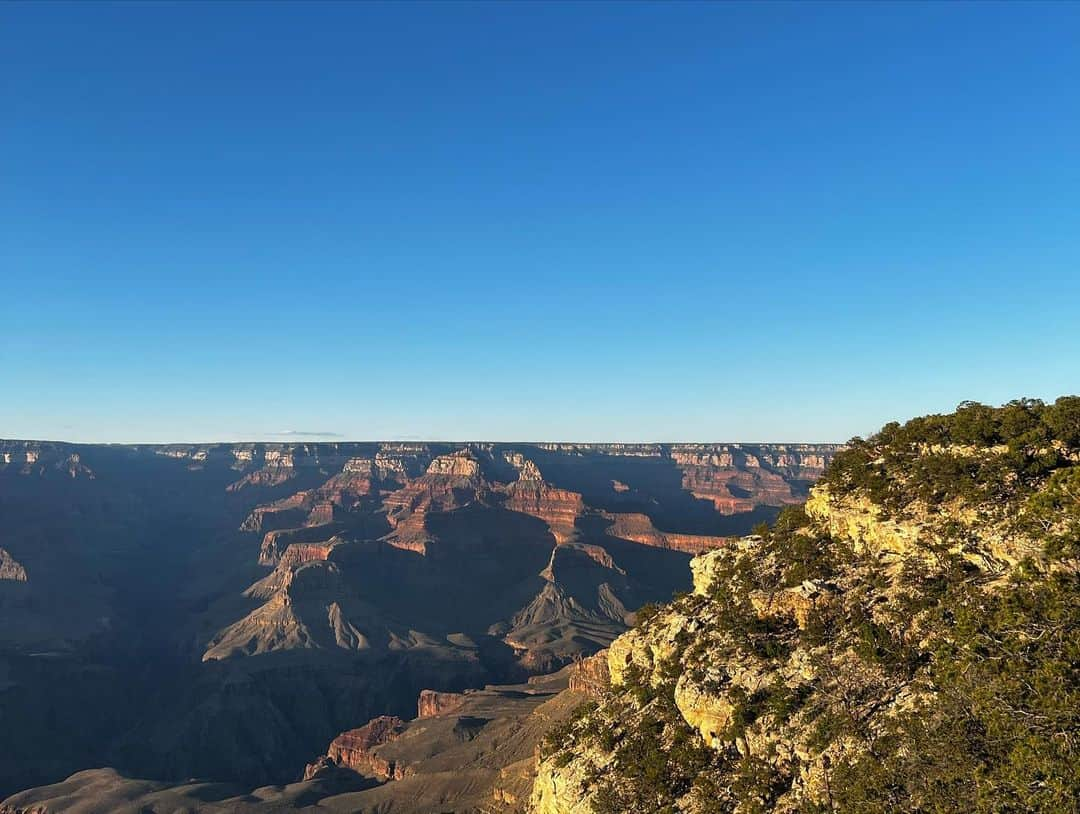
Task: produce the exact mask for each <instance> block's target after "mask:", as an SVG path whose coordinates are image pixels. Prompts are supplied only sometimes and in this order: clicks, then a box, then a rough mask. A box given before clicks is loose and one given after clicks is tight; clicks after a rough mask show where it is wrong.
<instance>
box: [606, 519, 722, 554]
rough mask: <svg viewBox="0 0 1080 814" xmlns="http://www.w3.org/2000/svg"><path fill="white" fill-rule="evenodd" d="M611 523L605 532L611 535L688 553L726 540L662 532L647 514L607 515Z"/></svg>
mask: <svg viewBox="0 0 1080 814" xmlns="http://www.w3.org/2000/svg"><path fill="white" fill-rule="evenodd" d="M607 516H608V517H609V518H611V520H612V523H611V525H610V526H608V529H607V533H608V534H609V535H611V536H612V537H619V538H621V539H623V540H632V541H633V542H635V543H641V544H642V545H647V546H654V547H656V548H670V549H673V550H675V551H684V552H686V553H688V554H702V553H704V552H706V551H711V550H712V549H714V548H719V547H720V546H722V545H724V544H725V543H726V542H727V538H726V537H710V536H706V535H698V534H675V533H668V532H663V531H660V530H659V529H657V528H656V527H655V526H653V524H652V520H650V519H649V517H648V516H647V515H644V514H635V513H626V514H611V515H607Z"/></svg>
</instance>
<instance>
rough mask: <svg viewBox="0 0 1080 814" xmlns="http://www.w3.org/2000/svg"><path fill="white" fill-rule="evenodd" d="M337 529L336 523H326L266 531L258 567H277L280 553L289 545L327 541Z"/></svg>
mask: <svg viewBox="0 0 1080 814" xmlns="http://www.w3.org/2000/svg"><path fill="white" fill-rule="evenodd" d="M339 528H340V526H339V525H338V524H337V523H328V524H326V525H321V526H302V527H300V528H295V529H277V530H276V531H268V532H266V534H265V535H264V536H263V541H262V546H261V547H260V549H259V565H277V564H278V561H279V560H280V559H281V554H282V552H283V551H285V549H286V548H288V547H289V546H290V545H291V544H293V543H318V542H322V541H324V540H329V539H330V538H331V537H333V536H334V533H335V532H336V531H338V529H339Z"/></svg>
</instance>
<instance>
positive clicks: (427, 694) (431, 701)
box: [416, 690, 467, 718]
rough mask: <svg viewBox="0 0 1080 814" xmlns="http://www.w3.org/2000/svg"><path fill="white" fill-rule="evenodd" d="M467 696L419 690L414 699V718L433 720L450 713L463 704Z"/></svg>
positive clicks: (456, 693) (459, 693)
mask: <svg viewBox="0 0 1080 814" xmlns="http://www.w3.org/2000/svg"><path fill="white" fill-rule="evenodd" d="M466 698H467V695H466V694H465V693H461V692H436V691H435V690H421V691H420V697H419V698H417V699H416V717H417V718H433V717H434V716H436V715H442V714H443V713H445V712H452V711H453V710H455V709H457V708H458V707H460V706H461V705H462V704H464V703H465V699H466Z"/></svg>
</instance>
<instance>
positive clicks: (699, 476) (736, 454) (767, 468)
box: [671, 444, 835, 514]
mask: <svg viewBox="0 0 1080 814" xmlns="http://www.w3.org/2000/svg"><path fill="white" fill-rule="evenodd" d="M834 452H835V448H834V447H832V446H830V445H809V444H790V445H774V446H771V447H767V446H749V445H744V444H725V445H706V444H680V445H676V446H674V447H672V450H671V457H672V459H673V460H674V461H675V462H676V463H677V464H678V466H679V468H680V469H681V470H682V471H683V488H684V489H686V490H687V491H688V492H690V493H691V494H692V495H694V496H695V497H698V498H701V499H703V500H708V501H710V502H712V504H713V505H714V506H715V508H716V510H717V511H718V512H721V513H723V514H736V513H738V512H746V511H752V510H753V509H754V508H755V507H757V506H787V505H791V504H795V503H801V502H802V501H803V500H804V499H805V497H806V493H805V486H806V485H807V484H809V483H810V482H812V481H814V480H816V479H817V478H819V477H820V476H821V473H822V472H824V471H825V466H826V465H827V464H828V462H829V460H831V458H832V455H833V453H834Z"/></svg>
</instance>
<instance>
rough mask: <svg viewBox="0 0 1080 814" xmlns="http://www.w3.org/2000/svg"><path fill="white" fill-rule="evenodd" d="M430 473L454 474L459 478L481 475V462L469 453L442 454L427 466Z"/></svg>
mask: <svg viewBox="0 0 1080 814" xmlns="http://www.w3.org/2000/svg"><path fill="white" fill-rule="evenodd" d="M427 473H428V474H429V475H453V476H455V477H459V478H477V477H479V476H480V463H479V462H478V461H477V460H476V459H475V458H473V457H472V456H471V455H469V454H467V453H466V454H454V455H440V456H439V457H438V458H436V459H435V460H433V461H432V462H431V463H430V464H429V465H428V468H427Z"/></svg>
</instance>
